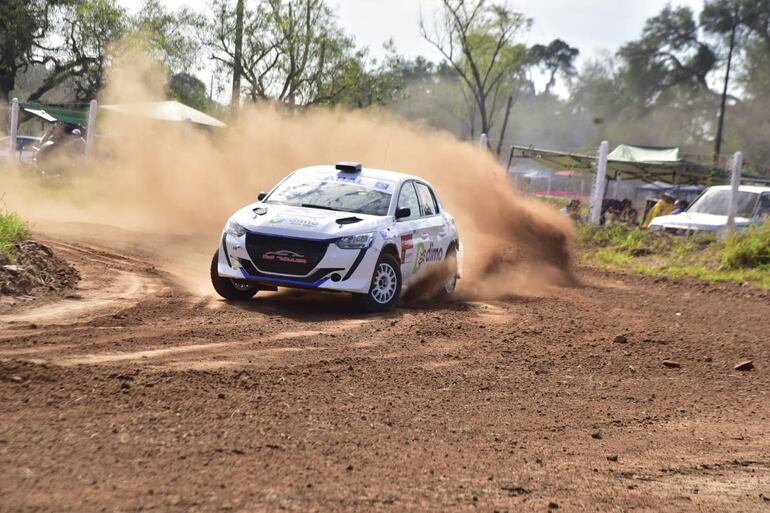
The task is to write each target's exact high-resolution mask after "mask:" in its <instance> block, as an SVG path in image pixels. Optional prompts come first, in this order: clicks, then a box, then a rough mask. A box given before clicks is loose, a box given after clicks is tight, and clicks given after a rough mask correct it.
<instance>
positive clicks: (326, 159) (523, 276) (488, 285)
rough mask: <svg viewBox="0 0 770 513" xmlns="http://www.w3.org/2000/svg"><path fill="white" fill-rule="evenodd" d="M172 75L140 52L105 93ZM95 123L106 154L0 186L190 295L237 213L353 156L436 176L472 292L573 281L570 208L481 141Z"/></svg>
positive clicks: (290, 123) (19, 202) (337, 114)
mask: <svg viewBox="0 0 770 513" xmlns="http://www.w3.org/2000/svg"><path fill="white" fill-rule="evenodd" d="M164 76H165V74H163V73H162V70H160V69H156V68H153V67H152V65H148V64H147V62H146V60H144V59H141V58H136V57H135V56H134V57H133V58H130V59H125V60H123V61H121V62H116V65H115V67H114V71H113V73H112V75H111V76H110V79H109V80H108V82H107V83H108V86H107V88H106V90H105V93H104V96H103V98H101V102H102V103H105V101H106V102H107V103H117V102H130V101H148V100H160V99H163V98H162V97H161V91H162V90H163V87H160V86H159V85H158V84H159V83H161V84H162V77H164ZM98 124H99V134H104V135H103V136H100V137H97V141H98V142H97V144H98V145H99V146H100V148H99V151H98V152H97V153H98V156H96V157H94V158H93V159H91V160H89V161H87V162H83V161H82V160H81V161H77V162H69V163H67V165H66V171H64V174H65V176H66V178H65V179H63V180H61V181H59V180H56V179H52V178H50V177H49V178H48V179H45V178H44V179H40V178H39V177H36V178H34V179H29V178H26V179H24V178H18V176H19V175H23V174H34V173H31V172H29V171H25V170H24V169H23V168H22V169H20V170H18V171H17V173H16V175H17V178H16V179H10V178H9V181H8V183H7V184H6V185H0V194H4V195H5V196H4V200H5V203H6V205H7V207H8V208H10V209H14V210H17V211H18V212H19V213H20V214H21V215H23V216H26V217H27V218H28V219H30V220H31V221H32V223H33V225H34V227H35V228H36V229H37V230H39V231H42V232H44V233H46V232H47V231H49V230H50V229H52V228H51V227H52V226H54V224H52V223H63V222H65V223H70V224H69V226H70V230H72V228H71V227H72V226H80V227H81V228H80V229H81V230H82V231H81V233H80V235H84V236H85V235H89V236H90V238H91V240H90V241H89V242H94V240H93V239H99V240H100V241H101V242H102V243H104V244H106V245H110V244H113V245H119V246H120V248H121V249H124V250H127V251H129V250H131V248H133V249H134V252H140V253H147V254H152V255H154V256H155V259H156V262H157V265H158V266H159V267H161V268H164V269H167V270H169V271H171V272H172V273H174V274H176V275H177V276H178V277H180V280H181V281H182V283H183V284H184V285H186V286H187V287H188V288H189V289H191V291H193V292H197V293H201V294H208V293H210V286H209V284H208V264H209V262H210V258H211V254H212V253H213V252H214V250H215V249H216V247H217V242H218V236H219V233H220V230H221V229H222V226H223V224H224V222H225V221H226V219H227V218H228V216H229V215H231V214H232V212H234V211H235V210H236V209H238V208H240V207H241V206H243V205H244V204H247V203H250V202H253V201H256V196H257V194H258V193H259V191H263V190H269V189H270V188H272V187H273V186H274V185H275V184H276V183H277V182H278V181H279V180H280V179H282V178H283V177H284V176H285V175H287V174H288V173H289V172H291V171H292V170H294V169H297V168H301V167H305V166H310V165H317V164H333V163H335V162H338V161H343V160H354V161H359V162H362V163H363V164H364V165H365V166H366V167H374V168H385V169H394V170H398V171H402V172H405V173H413V174H416V175H419V176H421V177H423V178H425V179H426V180H428V181H429V182H431V183H432V184H433V185H434V187H435V188H436V190H437V191H438V194H439V196H440V197H441V200H442V202H443V204H444V205H445V207H446V208H447V209H448V210H449V211H450V212H451V213H452V214H453V215H454V216H455V217H456V219H457V223H458V227H459V230H460V235H461V240H462V241H463V245H464V249H465V258H464V279H463V280H461V282H460V289H459V290H460V292H461V294H462V296H463V297H466V298H484V299H488V298H494V297H500V296H504V295H519V294H533V293H534V294H537V293H538V292H539V291H542V290H543V289H544V288H545V287H549V286H553V285H566V284H569V283H570V282H571V280H572V265H573V259H572V251H573V243H572V241H573V227H572V224H571V222H570V221H569V220H568V219H567V218H566V216H562V215H561V214H559V213H558V212H556V211H555V210H554V209H552V208H551V207H549V206H546V205H543V204H540V203H536V202H533V201H531V200H527V199H526V198H523V197H522V196H520V195H519V194H518V193H516V192H515V191H514V190H513V188H512V187H511V185H510V181H509V180H508V178H507V177H506V175H505V172H504V170H503V169H502V168H501V167H500V165H499V163H498V162H497V161H496V159H495V158H494V157H493V156H492V155H490V154H489V153H488V152H486V151H484V150H482V149H481V148H479V147H478V145H476V144H474V143H470V142H462V141H459V140H457V139H456V138H455V137H454V136H452V135H450V134H448V133H442V132H436V131H433V130H430V129H429V128H427V127H426V126H422V125H420V124H416V123H407V122H405V121H403V120H401V119H399V118H397V117H395V116H393V115H390V114H388V113H386V112H380V111H347V110H330V109H320V108H319V109H310V110H302V111H295V110H290V109H287V108H282V107H278V106H274V105H259V106H247V107H245V108H244V109H243V110H242V111H241V113H240V115H239V116H238V118H237V120H235V121H233V122H231V124H230V126H229V128H227V129H224V130H216V129H214V130H210V131H209V130H202V129H197V128H193V127H191V126H188V125H186V124H173V123H163V122H150V121H147V120H145V119H140V118H132V117H130V116H123V115H117V114H112V115H109V114H106V113H105V114H100V118H99V120H98ZM72 223H86V224H83V225H73V224H72ZM95 225H98V226H99V227H98V229H96V228H94V226H95ZM75 231H78V230H75ZM70 235H73V236H74V235H75V234H73V233H70Z"/></svg>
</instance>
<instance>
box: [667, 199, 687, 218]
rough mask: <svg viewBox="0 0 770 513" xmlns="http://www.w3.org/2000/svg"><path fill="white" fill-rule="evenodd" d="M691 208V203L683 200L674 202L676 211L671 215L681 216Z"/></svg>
mask: <svg viewBox="0 0 770 513" xmlns="http://www.w3.org/2000/svg"><path fill="white" fill-rule="evenodd" d="M689 206H690V202H689V201H687V200H683V199H678V200H676V201H675V202H674V210H672V211H671V215H672V216H675V215H677V214H681V213H682V212H684V211H685V210H687V207H689Z"/></svg>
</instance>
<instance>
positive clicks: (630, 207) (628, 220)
mask: <svg viewBox="0 0 770 513" xmlns="http://www.w3.org/2000/svg"><path fill="white" fill-rule="evenodd" d="M620 222H621V223H624V224H627V225H629V226H636V225H638V224H639V212H637V210H636V209H635V208H634V204H633V202H632V201H631V200H630V199H628V198H625V199H624V200H623V201H621V210H620Z"/></svg>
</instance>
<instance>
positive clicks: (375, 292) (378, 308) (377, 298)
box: [353, 253, 401, 313]
mask: <svg viewBox="0 0 770 513" xmlns="http://www.w3.org/2000/svg"><path fill="white" fill-rule="evenodd" d="M388 280H394V282H391V281H388ZM392 285H394V288H392V289H391V286H392ZM400 297H401V266H400V264H399V263H398V259H397V258H396V257H395V256H393V255H392V254H390V253H382V254H381V255H380V258H379V260H377V265H375V266H374V274H373V275H372V283H371V285H370V286H369V293H367V294H353V299H354V300H355V301H356V303H358V304H359V305H360V306H361V308H363V309H364V310H366V311H367V312H372V313H381V312H389V311H391V310H393V308H395V306H396V303H397V302H398V300H399V298H400Z"/></svg>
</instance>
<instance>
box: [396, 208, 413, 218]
mask: <svg viewBox="0 0 770 513" xmlns="http://www.w3.org/2000/svg"><path fill="white" fill-rule="evenodd" d="M411 216H412V209H411V208H398V209H396V220H399V219H404V218H405V217H411Z"/></svg>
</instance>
